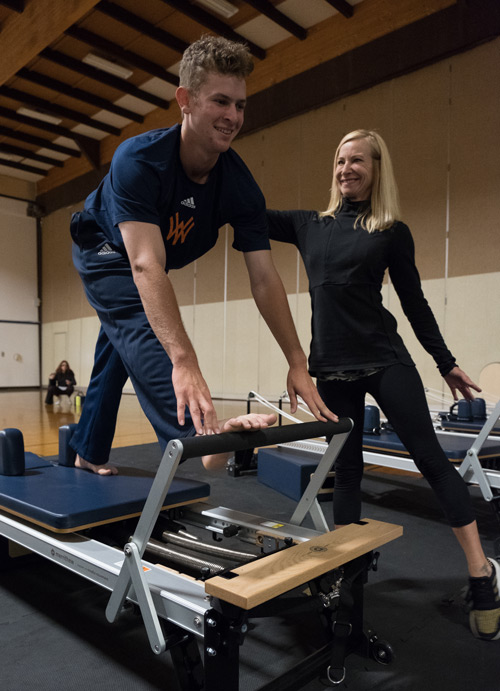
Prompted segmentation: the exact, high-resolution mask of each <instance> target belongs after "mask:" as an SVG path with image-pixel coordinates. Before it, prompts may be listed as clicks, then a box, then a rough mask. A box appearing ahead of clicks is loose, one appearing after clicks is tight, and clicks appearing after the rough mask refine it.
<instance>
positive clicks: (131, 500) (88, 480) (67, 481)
mask: <svg viewBox="0 0 500 691" xmlns="http://www.w3.org/2000/svg"><path fill="white" fill-rule="evenodd" d="M153 480H154V476H153V475H152V474H147V473H145V472H144V471H139V470H136V469H133V468H124V467H120V474H119V475H115V476H113V477H106V476H101V475H96V474H94V473H90V472H86V471H83V470H79V469H77V468H69V467H66V466H59V465H54V464H52V463H50V462H47V461H45V460H44V459H43V458H40V457H39V456H35V454H30V453H26V470H25V473H24V475H17V476H5V475H1V476H0V508H1V509H4V510H6V511H8V512H11V513H15V514H16V515H17V516H21V517H23V518H26V519H27V520H28V521H33V522H35V523H37V524H39V525H42V526H44V527H45V528H48V529H49V530H52V531H54V532H70V531H73V530H76V529H78V528H83V527H88V526H91V525H98V524H101V523H107V522H111V521H115V520H118V519H120V518H125V517H127V516H133V515H138V514H140V513H141V511H142V509H143V507H144V503H145V501H146V499H147V496H148V494H149V490H150V489H151V485H152V483H153ZM209 494H210V485H208V484H207V483H205V482H198V481H196V480H189V479H184V478H174V480H173V482H172V486H171V488H170V491H169V493H168V494H167V497H166V499H165V506H173V505H175V504H183V503H187V502H191V501H196V500H198V499H203V498H205V497H208V496H209Z"/></svg>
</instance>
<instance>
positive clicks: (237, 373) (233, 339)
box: [223, 300, 260, 398]
mask: <svg viewBox="0 0 500 691" xmlns="http://www.w3.org/2000/svg"><path fill="white" fill-rule="evenodd" d="M259 321H260V318H259V313H258V311H257V308H256V307H255V303H254V301H253V300H232V301H231V302H228V303H227V313H226V329H227V331H226V362H225V368H224V391H223V394H224V396H225V397H227V398H231V397H235V396H237V397H243V398H246V396H247V394H248V392H249V391H251V390H252V389H257V388H258V386H259V381H258V370H259V357H260V354H259V351H258V348H257V343H258V338H259V333H258V332H259Z"/></svg>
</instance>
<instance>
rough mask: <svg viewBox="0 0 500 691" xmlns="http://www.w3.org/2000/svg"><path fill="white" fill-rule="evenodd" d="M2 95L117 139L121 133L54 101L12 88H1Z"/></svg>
mask: <svg viewBox="0 0 500 691" xmlns="http://www.w3.org/2000/svg"><path fill="white" fill-rule="evenodd" d="M0 95H1V96H6V97H7V98H11V99H12V100H14V101H19V102H20V103H24V104H25V105H27V106H30V107H31V108H38V109H39V110H41V111H42V112H44V113H50V114H52V115H55V116H57V117H60V118H66V119H67V120H72V121H73V122H77V123H80V124H81V125H87V126H88V127H92V128H94V129H96V130H99V131H100V132H106V133H107V134H114V135H115V137H116V136H118V135H119V134H120V133H121V130H120V129H119V128H118V127H113V125H108V123H107V122H101V121H100V120H95V119H94V118H91V117H89V116H88V115H82V113H79V112H78V111H77V110H73V109H72V108H65V107H64V106H59V105H57V103H52V101H46V100H45V99H44V98H39V97H38V96H33V94H27V93H26V92H24V91H20V90H19V89H13V88H11V87H10V86H0Z"/></svg>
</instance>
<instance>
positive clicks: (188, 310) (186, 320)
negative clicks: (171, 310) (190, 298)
mask: <svg viewBox="0 0 500 691" xmlns="http://www.w3.org/2000/svg"><path fill="white" fill-rule="evenodd" d="M195 308H196V306H195V305H182V306H181V307H180V312H181V319H182V323H183V324H184V328H185V329H186V333H187V335H188V336H189V338H190V340H191V341H192V340H193V338H194V322H195Z"/></svg>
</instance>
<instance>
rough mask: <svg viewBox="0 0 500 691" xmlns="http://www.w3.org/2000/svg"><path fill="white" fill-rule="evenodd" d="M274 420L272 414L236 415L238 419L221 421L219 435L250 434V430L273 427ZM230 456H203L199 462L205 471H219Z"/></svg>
mask: <svg viewBox="0 0 500 691" xmlns="http://www.w3.org/2000/svg"><path fill="white" fill-rule="evenodd" d="M276 419H277V418H276V415H275V414H274V413H270V414H267V413H249V414H248V415H238V417H232V418H229V420H222V421H221V422H220V423H219V425H220V430H221V433H223V432H250V431H252V430H258V429H265V428H266V427H270V426H271V425H274V423H275V422H276ZM230 456H231V454H230V453H217V454H211V455H210V456H203V458H202V459H201V460H202V463H203V466H204V468H205V469H206V470H219V469H220V468H224V466H225V465H226V463H227V459H228V458H229V457H230Z"/></svg>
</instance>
